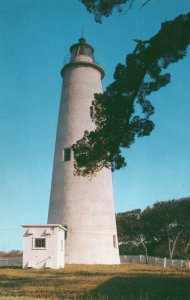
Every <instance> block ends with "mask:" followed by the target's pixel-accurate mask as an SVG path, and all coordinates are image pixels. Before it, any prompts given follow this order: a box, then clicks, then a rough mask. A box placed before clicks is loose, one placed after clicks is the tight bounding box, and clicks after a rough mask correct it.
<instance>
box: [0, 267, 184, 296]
mask: <svg viewBox="0 0 190 300" xmlns="http://www.w3.org/2000/svg"><path fill="white" fill-rule="evenodd" d="M0 299H6V300H11V299H20V300H21V299H22V300H31V299H33V300H34V299H65V300H68V299H75V300H82V299H85V300H91V299H93V300H95V299H97V300H107V299H111V300H112V299H115V300H119V299H126V300H157V299H158V300H176V299H177V300H188V299H190V270H187V269H184V270H177V269H173V268H167V269H163V268H160V267H154V266H148V265H135V264H123V265H117V266H100V265H95V266H89V265H67V266H66V267H65V268H64V269H60V270H50V269H41V270H33V269H25V270H23V269H21V267H16V266H15V267H1V268H0Z"/></svg>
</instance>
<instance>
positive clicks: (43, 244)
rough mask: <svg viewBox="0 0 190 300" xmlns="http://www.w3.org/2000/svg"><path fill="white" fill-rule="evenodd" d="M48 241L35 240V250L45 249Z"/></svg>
mask: <svg viewBox="0 0 190 300" xmlns="http://www.w3.org/2000/svg"><path fill="white" fill-rule="evenodd" d="M45 247H46V239H35V248H45Z"/></svg>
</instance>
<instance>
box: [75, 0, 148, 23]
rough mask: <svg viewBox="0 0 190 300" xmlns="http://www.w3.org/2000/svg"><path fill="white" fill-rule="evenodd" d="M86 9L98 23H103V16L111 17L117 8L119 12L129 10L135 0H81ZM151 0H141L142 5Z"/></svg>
mask: <svg viewBox="0 0 190 300" xmlns="http://www.w3.org/2000/svg"><path fill="white" fill-rule="evenodd" d="M80 1H81V2H82V3H83V4H84V5H85V7H86V9H87V10H88V11H89V12H90V13H92V14H93V15H94V16H95V21H96V22H97V23H102V17H103V16H104V17H109V16H110V15H111V14H112V12H113V11H114V10H115V9H116V10H117V12H118V13H123V12H127V11H128V10H129V9H131V8H132V6H133V3H134V2H135V0H80ZM149 1H150V0H146V1H145V0H141V7H143V6H145V5H146V4H147V3H148V2H149Z"/></svg>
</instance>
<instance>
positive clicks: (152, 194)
mask: <svg viewBox="0 0 190 300" xmlns="http://www.w3.org/2000/svg"><path fill="white" fill-rule="evenodd" d="M141 3H142V2H141V0H137V1H136V6H134V8H133V9H132V10H130V11H129V12H128V13H127V14H123V15H121V16H118V15H117V14H113V16H112V17H110V18H104V19H103V24H97V23H95V21H94V16H93V15H91V14H89V13H88V12H87V11H86V9H85V7H84V6H83V5H82V4H81V3H80V2H79V1H78V0H0V250H3V251H5V250H10V249H13V248H14V249H21V248H22V230H21V228H20V224H26V223H46V222H47V212H48V205H49V193H50V185H51V174H52V164H53V152H54V143H55V133H56V124H57V117H58V108H59V101H60V94H61V76H60V70H61V68H62V66H63V63H64V59H65V57H66V56H67V55H68V54H69V48H70V46H71V45H72V44H73V43H76V42H77V40H78V38H79V37H80V36H81V32H82V27H84V36H85V38H86V40H87V42H88V43H90V44H91V45H93V46H94V48H95V57H96V60H97V61H98V62H99V64H101V66H102V67H103V68H104V70H105V72H106V76H105V79H104V81H103V86H104V88H105V87H106V86H107V85H108V84H109V83H111V82H112V79H113V73H114V69H115V66H116V64H117V63H118V62H121V63H124V62H125V57H126V54H128V53H130V52H132V51H133V49H134V47H135V43H134V41H133V39H134V38H138V39H149V38H150V37H151V36H152V35H154V34H155V33H156V32H157V31H158V30H159V28H160V24H161V22H164V21H166V20H169V19H172V18H174V17H175V16H177V15H178V14H181V13H187V12H188V11H189V10H190V2H189V0H180V1H179V0H159V1H157V0H152V1H150V3H149V4H148V5H147V6H146V7H144V9H139V7H140V4H141ZM169 70H170V72H171V74H172V82H171V84H170V85H168V86H167V87H165V88H163V89H162V90H160V91H159V92H158V93H155V94H153V95H152V96H151V98H150V100H152V102H153V104H154V105H155V111H156V113H155V115H154V116H153V120H154V122H155V125H156V126H155V130H154V132H153V133H152V135H151V136H150V137H146V138H142V139H138V140H137V141H136V143H135V144H134V145H133V146H132V148H131V149H130V150H127V151H124V153H125V155H126V157H127V162H128V166H127V167H126V168H125V169H122V170H120V171H118V172H115V173H114V174H113V185H114V195H115V207H116V211H117V212H119V211H126V210H131V209H135V208H142V209H143V208H145V207H146V206H148V205H152V204H153V203H154V202H156V201H162V200H169V199H174V198H180V197H186V196H190V168H189V165H190V158H189V153H190V134H189V115H190V102H189V99H190V89H189V70H190V55H188V56H187V57H186V58H185V59H184V60H183V61H180V62H179V63H177V64H174V65H172V66H171V67H170V68H169Z"/></svg>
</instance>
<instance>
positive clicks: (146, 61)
mask: <svg viewBox="0 0 190 300" xmlns="http://www.w3.org/2000/svg"><path fill="white" fill-rule="evenodd" d="M135 41H136V42H137V45H136V47H135V49H134V51H133V53H132V54H129V55H127V57H126V64H125V65H123V64H120V63H119V64H118V65H117V67H116V69H115V73H114V80H115V81H114V82H113V83H112V84H110V85H109V86H108V87H107V89H106V91H105V92H104V93H103V94H95V97H94V100H93V101H92V106H91V108H90V114H91V118H92V121H93V122H94V123H95V125H96V128H95V130H94V131H91V132H88V131H85V133H84V136H83V138H82V139H81V140H79V141H77V142H76V143H75V144H74V145H73V151H74V158H75V163H74V166H75V173H76V174H77V175H82V176H87V175H92V174H94V173H96V172H98V171H100V170H101V169H102V168H103V167H107V168H111V169H112V171H114V170H116V169H120V168H121V167H124V166H125V165H126V162H125V158H124V157H123V156H122V154H121V148H122V147H123V148H130V147H131V145H132V144H133V143H134V142H135V139H136V138H137V137H143V136H149V135H150V134H151V132H152V130H153V129H154V123H153V122H152V120H150V117H151V115H152V114H153V113H154V107H153V105H152V103H151V102H150V100H149V99H147V97H149V96H150V94H151V93H153V92H156V91H158V90H159V89H160V88H162V87H164V86H166V85H167V84H168V83H169V82H170V74H169V73H167V72H165V69H166V68H167V67H168V66H169V65H170V64H171V63H174V62H177V61H179V60H180V59H183V58H184V57H185V55H186V54H187V48H188V45H189V43H190V13H188V14H186V15H180V16H178V17H176V18H175V19H174V20H172V21H168V22H165V23H163V24H162V26H161V29H160V31H159V32H158V33H157V34H156V35H155V36H153V37H152V38H151V39H150V40H148V41H139V40H135ZM139 108H140V111H141V112H140V113H138V112H139Z"/></svg>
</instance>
